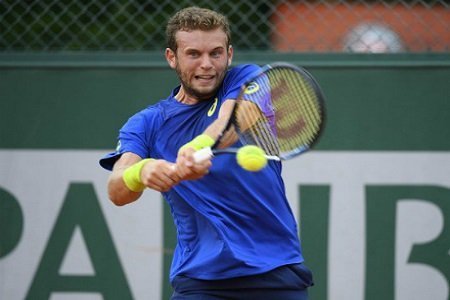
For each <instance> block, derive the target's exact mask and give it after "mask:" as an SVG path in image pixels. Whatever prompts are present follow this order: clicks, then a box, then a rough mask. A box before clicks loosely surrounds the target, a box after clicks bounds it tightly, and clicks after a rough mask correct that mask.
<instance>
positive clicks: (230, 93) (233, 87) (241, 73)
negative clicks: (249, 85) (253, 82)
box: [223, 64, 261, 100]
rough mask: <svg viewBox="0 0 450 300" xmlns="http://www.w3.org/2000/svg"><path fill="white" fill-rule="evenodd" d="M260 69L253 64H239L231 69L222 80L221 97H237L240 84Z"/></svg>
mask: <svg viewBox="0 0 450 300" xmlns="http://www.w3.org/2000/svg"><path fill="white" fill-rule="evenodd" d="M260 71H261V67H260V66H258V65H254V64H248V65H241V66H239V67H235V68H233V69H231V70H230V73H229V74H228V76H227V77H226V80H225V82H224V89H225V93H224V97H223V99H225V100H226V99H237V97H238V96H239V93H240V91H241V87H242V85H243V84H244V83H246V82H247V80H249V79H250V78H252V77H254V76H255V75H256V74H257V73H258V72H260Z"/></svg>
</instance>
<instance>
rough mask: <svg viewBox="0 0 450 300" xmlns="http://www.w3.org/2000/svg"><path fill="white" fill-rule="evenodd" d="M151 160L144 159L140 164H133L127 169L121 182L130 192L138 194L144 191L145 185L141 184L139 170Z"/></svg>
mask: <svg viewBox="0 0 450 300" xmlns="http://www.w3.org/2000/svg"><path fill="white" fill-rule="evenodd" d="M150 160H152V159H151V158H146V159H143V160H141V161H140V162H137V163H135V164H134V165H132V166H130V167H128V168H127V169H126V170H125V171H124V172H123V175H122V178H123V181H124V182H125V185H126V186H127V188H128V189H129V190H130V191H133V192H136V193H139V192H142V191H143V190H145V185H143V184H142V181H141V170H142V167H143V166H144V165H145V164H146V163H147V162H149V161H150Z"/></svg>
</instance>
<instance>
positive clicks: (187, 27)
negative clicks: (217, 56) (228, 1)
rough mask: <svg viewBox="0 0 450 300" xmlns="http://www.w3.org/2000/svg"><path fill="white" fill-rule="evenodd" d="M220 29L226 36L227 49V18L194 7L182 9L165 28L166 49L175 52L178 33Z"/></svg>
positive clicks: (229, 32) (229, 43)
mask: <svg viewBox="0 0 450 300" xmlns="http://www.w3.org/2000/svg"><path fill="white" fill-rule="evenodd" d="M217 28H220V29H222V30H223V32H224V33H225V34H226V36H227V47H229V46H230V45H231V31H230V25H229V23H228V20H227V18H226V17H225V16H224V15H222V14H219V13H217V12H215V11H213V10H210V9H206V8H200V7H196V6H192V7H188V8H184V9H182V10H180V11H178V12H177V13H176V14H175V15H173V16H172V17H171V18H170V19H169V22H168V23H167V27H166V39H167V47H169V48H170V49H172V51H174V52H176V51H177V48H178V45H177V40H176V33H177V32H178V31H192V30H203V31H209V30H214V29H217Z"/></svg>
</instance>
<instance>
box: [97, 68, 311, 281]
mask: <svg viewBox="0 0 450 300" xmlns="http://www.w3.org/2000/svg"><path fill="white" fill-rule="evenodd" d="M259 69H260V68H259V67H258V66H257V65H240V66H236V67H234V68H231V69H229V70H228V72H227V74H226V76H225V78H224V82H223V84H222V86H221V87H220V88H219V90H218V92H217V95H216V96H215V97H214V98H212V99H211V100H210V101H202V102H199V103H197V104H194V105H187V104H183V103H180V102H178V101H177V100H176V99H175V98H174V97H175V95H176V94H177V92H178V90H179V88H180V87H177V88H175V89H174V90H173V91H172V94H171V95H170V96H169V97H168V98H167V99H165V100H161V101H160V102H158V103H157V104H155V105H152V106H149V107H148V108H146V109H144V110H142V111H140V112H138V113H137V114H135V115H134V116H132V117H131V118H130V119H129V120H128V121H127V122H126V124H125V125H124V126H123V127H122V129H121V130H120V133H119V143H118V147H117V149H116V151H115V152H113V153H110V154H108V155H106V156H105V157H104V158H102V159H101V160H100V164H101V166H103V167H104V168H106V169H108V170H111V169H112V166H113V165H114V162H115V161H116V160H117V159H118V158H119V157H120V155H122V154H123V153H125V152H132V153H135V154H137V155H139V156H140V157H141V158H148V157H151V158H155V159H165V160H167V161H171V162H175V160H176V156H177V152H178V149H179V148H180V147H181V146H183V145H184V144H186V143H188V142H189V141H191V140H192V139H193V138H195V137H196V136H198V135H199V134H201V133H203V131H204V130H205V129H206V127H207V126H208V125H210V124H211V123H212V122H213V121H214V120H215V119H216V118H217V116H218V112H219V109H220V106H221V104H222V103H223V102H224V101H225V100H226V99H236V98H237V96H238V94H239V90H240V87H241V85H242V84H243V82H244V81H245V80H246V78H248V77H249V76H251V74H254V73H255V72H257V71H258V70H259ZM238 144H239V142H238ZM235 146H239V145H235ZM163 196H164V198H165V199H166V201H167V202H168V204H169V205H170V208H171V213H172V216H173V220H174V223H175V225H176V228H177V240H178V241H177V246H176V249H175V252H174V257H173V261H172V266H171V271H170V280H173V278H174V277H175V276H177V275H184V276H187V277H191V278H196V279H205V280H214V279H225V278H232V277H238V276H246V275H254V274H259V273H264V272H267V271H270V270H272V269H274V268H276V267H279V266H282V265H286V264H291V263H300V262H303V256H302V253H301V248H300V241H299V239H298V234H297V224H296V221H295V218H294V216H293V214H292V211H291V208H290V206H289V204H288V201H287V199H286V194H285V188H284V183H283V180H282V178H281V163H279V162H274V161H270V162H269V163H268V166H267V167H265V168H264V169H262V170H261V171H260V172H252V173H250V172H248V171H245V170H243V169H242V168H241V167H239V166H238V165H237V163H236V156H235V155H233V154H222V155H218V156H216V157H214V158H213V161H212V167H211V169H210V172H209V173H208V174H207V175H206V176H204V177H203V178H201V179H198V180H192V181H183V182H180V183H179V184H178V185H176V186H174V187H173V188H172V189H171V190H170V191H168V192H166V193H163Z"/></svg>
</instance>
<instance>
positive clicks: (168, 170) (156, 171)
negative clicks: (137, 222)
mask: <svg viewBox="0 0 450 300" xmlns="http://www.w3.org/2000/svg"><path fill="white" fill-rule="evenodd" d="M141 160H142V158H141V157H140V156H138V155H136V154H134V153H131V152H126V153H124V154H122V155H121V157H120V158H119V159H118V160H117V161H116V163H115V164H114V167H113V170H112V172H111V174H110V176H109V178H108V196H109V199H110V200H111V201H112V202H113V203H114V204H116V205H118V206H122V205H125V204H128V203H131V202H134V201H136V200H137V199H139V197H140V196H141V195H142V192H133V191H131V190H130V189H129V188H128V187H127V186H126V184H125V181H124V179H123V174H124V172H125V170H126V169H128V168H129V167H131V166H132V165H134V164H136V163H138V162H140V161H141ZM173 166H174V164H173V163H170V162H168V161H165V160H162V159H158V160H156V159H155V160H150V161H148V162H147V163H145V165H144V166H143V167H142V169H141V172H140V181H141V182H142V184H143V185H144V186H146V187H149V188H151V189H154V190H156V191H159V192H165V191H168V190H169V189H170V188H171V187H172V186H174V185H175V184H177V183H178V182H179V181H180V177H179V176H178V173H177V171H176V168H174V167H173Z"/></svg>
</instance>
